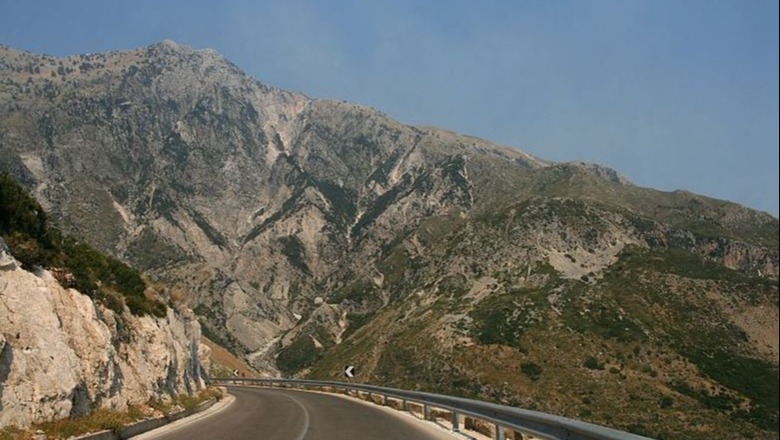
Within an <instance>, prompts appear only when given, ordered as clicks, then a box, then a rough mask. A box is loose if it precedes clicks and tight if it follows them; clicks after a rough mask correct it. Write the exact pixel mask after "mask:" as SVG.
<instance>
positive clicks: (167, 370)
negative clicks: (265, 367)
mask: <svg viewBox="0 0 780 440" xmlns="http://www.w3.org/2000/svg"><path fill="white" fill-rule="evenodd" d="M0 244H2V243H0ZM3 247H4V246H3ZM0 257H2V258H6V259H8V260H9V261H10V258H11V257H10V254H8V252H7V249H6V251H4V250H3V249H0ZM199 341H200V324H199V323H198V322H197V320H196V319H195V317H194V315H193V314H192V312H191V311H190V310H188V309H184V308H181V309H179V310H176V309H173V308H169V309H168V312H167V315H166V316H165V317H164V318H154V317H149V316H143V317H137V316H133V315H131V314H130V313H127V312H126V313H123V314H122V315H121V316H117V315H116V314H115V313H114V312H113V311H111V310H108V309H107V308H105V307H103V306H102V305H99V304H95V303H93V301H92V300H91V299H90V298H89V297H88V296H86V295H83V294H81V293H80V292H78V291H76V290H74V289H64V288H62V287H61V286H60V285H59V284H58V283H57V281H56V280H55V279H54V277H52V275H51V274H50V273H49V272H47V271H43V270H41V271H38V272H37V273H31V272H28V271H26V270H23V269H22V268H20V267H19V265H18V264H10V263H9V264H4V265H3V266H2V267H0V427H2V426H6V425H19V426H24V425H28V424H29V423H33V422H40V421H45V420H52V419H57V418H64V417H69V416H78V415H82V414H85V413H87V412H88V411H89V410H90V408H95V407H103V408H110V409H116V410H124V409H126V408H127V406H128V405H130V404H140V403H145V402H147V401H149V400H150V399H151V398H158V397H160V396H162V395H164V394H178V393H187V392H191V391H194V390H197V389H199V388H201V387H203V386H204V384H203V379H202V377H201V367H200V364H199V360H198V349H199Z"/></svg>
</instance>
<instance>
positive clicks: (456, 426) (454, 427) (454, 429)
mask: <svg viewBox="0 0 780 440" xmlns="http://www.w3.org/2000/svg"><path fill="white" fill-rule="evenodd" d="M452 432H460V423H459V421H458V413H456V412H455V411H453V412H452Z"/></svg>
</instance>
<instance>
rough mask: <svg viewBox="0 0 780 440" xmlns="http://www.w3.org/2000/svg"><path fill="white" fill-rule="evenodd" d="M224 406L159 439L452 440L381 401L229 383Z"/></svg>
mask: <svg viewBox="0 0 780 440" xmlns="http://www.w3.org/2000/svg"><path fill="white" fill-rule="evenodd" d="M228 389H229V390H230V394H232V395H233V396H235V398H236V400H235V402H234V403H233V404H231V405H230V406H229V407H227V408H225V409H224V410H222V411H220V412H218V413H216V414H214V415H212V416H208V417H205V418H202V419H200V420H195V421H193V422H192V423H187V424H185V425H183V426H181V427H179V428H176V429H174V430H167V431H166V430H165V428H163V430H162V431H161V433H160V434H159V435H154V436H153V437H152V438H154V439H155V440H221V439H224V440H255V439H263V440H368V439H371V440H414V439H420V440H443V439H448V440H452V439H453V437H452V436H450V435H449V434H448V433H447V432H445V431H442V430H440V429H437V428H435V427H432V426H430V425H429V424H426V423H423V422H420V421H417V420H413V419H411V418H410V417H408V416H407V415H405V414H400V413H397V412H396V411H392V410H387V409H384V408H380V407H378V406H377V405H373V404H370V403H364V402H356V401H354V400H351V399H347V398H343V397H339V396H333V395H328V394H322V393H310V392H305V391H294V390H278V389H267V388H251V387H229V388H228Z"/></svg>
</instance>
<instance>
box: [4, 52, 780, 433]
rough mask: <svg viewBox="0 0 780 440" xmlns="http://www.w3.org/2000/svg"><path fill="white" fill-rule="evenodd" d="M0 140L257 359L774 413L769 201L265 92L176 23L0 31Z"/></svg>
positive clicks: (13, 164)
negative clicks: (180, 35)
mask: <svg viewBox="0 0 780 440" xmlns="http://www.w3.org/2000/svg"><path fill="white" fill-rule="evenodd" d="M269 62H272V60H269ZM0 151H2V155H0V170H5V171H8V172H10V173H12V174H13V175H14V176H15V177H17V178H18V179H20V180H21V181H22V182H24V184H25V185H26V186H27V187H28V188H30V189H32V190H33V191H34V193H35V194H36V195H37V197H38V198H39V199H40V200H42V201H43V202H44V203H45V206H46V208H47V209H48V210H50V211H51V212H52V213H53V216H54V217H55V218H56V219H57V220H58V221H59V222H60V223H61V225H62V226H63V228H64V229H65V230H67V231H70V232H73V233H75V234H78V235H80V236H83V237H84V238H85V239H86V240H89V241H90V242H91V243H92V244H94V245H95V246H97V247H98V248H100V249H102V250H105V251H108V252H111V253H113V254H114V255H116V256H118V257H120V258H121V259H123V260H124V261H127V262H129V263H130V264H132V265H134V266H135V267H138V268H142V269H145V270H148V271H151V272H152V273H154V274H156V275H157V276H159V277H161V278H164V279H166V280H169V281H171V282H176V283H179V284H181V285H182V286H184V287H185V288H186V290H187V291H189V292H191V297H192V298H191V299H192V301H193V306H194V307H195V311H196V312H197V313H198V314H199V315H200V317H201V319H203V320H204V322H205V323H206V331H207V332H208V336H209V337H210V338H213V339H214V340H216V341H218V342H220V343H222V344H224V345H226V346H229V347H232V348H233V349H234V350H236V351H237V352H238V353H240V354H242V355H243V356H244V357H245V358H246V359H247V360H248V361H249V362H250V363H251V364H253V365H254V366H255V367H256V368H259V369H261V370H266V371H269V372H274V371H282V372H283V373H284V374H298V375H305V374H310V375H313V376H317V377H323V376H330V375H332V374H337V373H338V372H339V371H340V369H341V367H343V363H344V362H345V361H346V360H347V359H350V360H351V359H353V358H354V359H355V361H356V362H357V361H360V363H361V365H362V367H361V371H363V372H365V374H366V376H364V377H363V380H374V381H380V382H385V383H393V384H402V385H404V386H410V387H419V388H425V389H446V390H449V391H451V392H456V393H457V392H460V393H473V394H474V395H479V396H481V397H484V398H490V399H494V400H505V401H511V402H521V403H524V404H531V401H530V400H527V396H531V395H533V396H536V398H535V399H534V402H533V404H534V405H537V406H541V407H543V408H546V409H548V410H550V411H553V412H558V413H563V414H567V415H571V416H575V417H582V418H585V419H592V420H595V421H598V422H601V423H607V424H612V425H615V426H620V427H630V428H631V429H633V430H637V431H643V432H651V433H654V434H664V435H669V434H670V433H685V434H684V435H686V436H689V437H691V438H694V437H696V436H697V435H699V434H697V432H698V431H697V428H695V427H694V425H696V424H703V425H705V426H706V429H709V430H710V431H707V433H708V435H709V434H711V433H720V434H725V433H727V432H730V429H731V428H732V427H733V426H737V427H738V428H739V429H740V430H741V431H744V432H746V433H750V432H753V433H757V435H759V436H762V435H765V434H766V433H767V432H774V433H776V431H777V428H776V422H775V424H774V427H772V420H776V418H777V407H776V405H775V406H772V405H771V403H770V402H769V401H768V400H766V394H765V393H764V391H762V390H759V389H757V388H756V384H755V383H754V382H750V383H743V379H744V378H745V377H746V376H750V377H753V378H761V380H764V379H766V380H768V381H769V385H768V387H769V388H767V389H769V390H770V391H771V390H772V389H775V390H776V389H777V380H776V379H774V380H769V379H767V377H768V376H767V374H768V372H772V371H776V369H777V345H776V343H774V345H772V344H773V343H772V340H773V338H774V340H776V339H777V334H778V327H777V319H774V318H776V317H777V309H778V306H777V277H778V220H777V219H776V218H774V217H772V216H770V215H768V214H765V213H762V212H758V211H754V210H751V209H747V208H744V207H742V206H739V205H737V204H734V203H730V202H725V201H720V200H714V199H710V198H707V197H703V196H699V195H695V194H691V193H687V192H672V193H666V192H660V191H656V190H652V189H647V188H641V187H637V186H635V185H633V184H631V183H630V182H628V181H627V180H626V179H625V178H624V177H622V176H621V175H619V174H618V173H617V172H615V171H614V170H611V169H608V168H605V167H602V166H599V165H594V164H585V163H552V162H548V161H544V160H541V159H538V158H535V157H533V156H531V155H529V154H526V153H523V152H521V151H518V150H515V149H511V148H506V147H502V146H498V145H495V144H492V143H490V142H488V141H485V140H481V139H477V138H473V137H469V136H461V135H457V134H454V133H452V132H449V131H446V130H441V129H436V128H427V127H413V126H407V125H403V124H400V123H398V122H396V121H393V120H392V119H390V118H389V117H387V116H386V115H383V114H381V113H379V112H377V111H375V110H373V109H370V108H367V107H363V106H358V105H354V104H349V103H345V102H338V101H331V100H315V99H310V98H308V97H306V96H303V95H300V94H296V93H290V92H285V91H282V90H278V89H274V88H272V87H268V86H266V85H263V84H261V83H259V82H257V81H256V80H254V79H252V78H250V77H248V76H247V75H245V74H244V73H242V72H241V71H240V70H239V69H238V68H237V67H236V66H234V65H232V64H231V63H229V62H228V61H226V60H225V59H224V58H222V57H221V56H220V55H219V54H217V53H216V52H214V51H211V50H198V51H196V50H192V49H190V48H187V47H184V46H180V45H178V44H176V43H173V42H170V41H166V42H163V43H160V44H157V45H154V46H150V47H148V48H142V49H137V50H132V51H126V52H110V53H106V54H97V55H82V56H72V57H67V58H61V59H58V58H51V57H47V56H43V55H35V54H29V53H26V52H21V51H18V50H15V49H12V48H0ZM623 323H625V325H624V326H621V325H623ZM626 328H627V329H628V330H626ZM715 341H720V342H722V344H721V343H720V342H719V343H718V344H716V345H717V350H720V351H718V353H717V356H716V355H715V354H713V352H712V350H714V349H715V348H716V347H714V346H713V347H711V348H712V350H710V349H707V350H703V349H697V348H696V347H697V346H701V345H702V344H704V343H708V344H710V343H715ZM767 344H768V346H767ZM556 346H557V347H558V348H557V349H556V348H555V347H556ZM636 347H638V352H639V354H635V353H634V351H635V349H636ZM556 350H560V351H561V352H562V353H563V354H562V355H561V356H560V360H552V359H549V358H544V356H543V355H544V354H549V353H551V352H555V351H556ZM708 350H709V351H708ZM459 353H463V354H464V356H463V357H462V358H461V357H460V356H459ZM645 353H652V354H646V355H645ZM629 355H631V356H632V358H633V359H634V360H631V361H629V359H628V356H629ZM587 356H592V357H593V360H592V361H588V359H587ZM645 356H646V358H645ZM621 357H622V359H621ZM488 359H496V360H494V361H488ZM636 359H642V360H641V361H639V360H636ZM645 359H646V360H645ZM709 359H716V361H709ZM586 361H588V363H589V365H590V366H594V367H597V368H596V369H590V368H587V367H583V364H584V363H585V362H586ZM594 362H595V364H594ZM600 363H604V364H605V365H604V368H605V370H603V371H602V370H600V369H598V367H599V366H600V365H601V364H600ZM339 365H340V366H339ZM523 365H525V366H523ZM607 365H609V366H607ZM613 367H614V368H615V369H617V372H613V373H610V368H613ZM518 368H519V369H520V370H519V371H520V374H519V375H518ZM583 368H584V369H583ZM647 368H650V369H651V370H647ZM650 371H653V372H655V373H651V372H650ZM741 371H751V372H752V373H744V374H743V373H741ZM531 376H534V377H536V380H534V379H532V378H531ZM624 376H625V378H624ZM626 381H627V382H626ZM681 381H682V382H681ZM504 382H506V384H507V385H506V386H505V385H504ZM574 382H577V383H580V384H581V385H582V387H585V388H587V390H585V389H584V388H583V389H579V388H577V387H572V386H570V385H571V384H572V383H574ZM624 383H626V384H630V386H631V387H635V388H636V390H635V391H629V394H628V397H625V398H624V397H621V398H619V399H618V398H614V399H613V398H612V397H610V396H612V395H613V394H616V393H617V394H620V393H621V391H620V390H622V384H624ZM556 384H557V385H556ZM550 387H558V388H557V389H558V391H555V392H554V393H551V395H550V396H549V397H545V393H546V392H548V391H549V390H550ZM773 387H774V388H773ZM582 393H585V394H582ZM598 393H611V394H598ZM775 394H776V393H775ZM620 395H621V396H623V395H625V393H623V394H620ZM523 396H525V397H523ZM632 396H633V397H632ZM718 396H721V397H718ZM723 396H726V397H723ZM521 398H522V399H526V400H517V399H521ZM586 398H587V400H588V401H589V402H591V403H587V404H583V405H585V406H583V405H580V404H575V403H574V401H575V400H576V401H582V400H583V399H586ZM664 398H669V399H672V401H673V402H674V403H673V404H669V401H668V400H667V399H664ZM626 399H628V400H626ZM659 399H664V408H660V407H659V406H658V405H659V404H658V401H659ZM627 402H631V403H627ZM651 409H652V411H650V410H651ZM661 415H663V417H664V420H668V421H669V422H668V423H665V424H664V426H659V424H658V423H657V422H656V421H654V420H653V419H652V417H660V416H661ZM692 418H695V419H696V420H697V421H696V422H694V421H692V420H693V419H692ZM700 418H704V419H705V420H706V422H705V421H701V420H700ZM640 419H642V420H644V421H643V422H641V425H642V426H639V423H640V422H636V423H637V426H630V425H631V424H632V423H634V422H633V421H635V420H640ZM645 419H646V420H645ZM731 424H735V425H731ZM769 435H770V436H772V435H776V434H769Z"/></svg>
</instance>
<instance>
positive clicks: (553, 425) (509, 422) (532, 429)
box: [209, 377, 650, 440]
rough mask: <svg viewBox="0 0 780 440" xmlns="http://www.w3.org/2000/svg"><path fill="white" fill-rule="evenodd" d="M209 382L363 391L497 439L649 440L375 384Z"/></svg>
mask: <svg viewBox="0 0 780 440" xmlns="http://www.w3.org/2000/svg"><path fill="white" fill-rule="evenodd" d="M209 382H210V383H213V384H256V385H265V386H271V387H274V386H280V387H289V386H294V387H302V388H320V389H321V388H332V389H337V390H339V389H343V390H345V391H347V392H349V391H350V390H352V391H356V392H361V391H362V392H364V393H368V394H369V398H370V396H371V395H377V396H381V397H382V404H384V405H387V399H388V398H394V399H397V400H401V401H402V409H404V410H407V402H413V403H416V404H418V405H421V406H422V407H423V414H424V417H425V418H427V417H428V415H429V414H430V410H431V408H439V409H443V410H446V411H449V412H450V413H451V414H452V430H453V431H456V432H458V431H460V422H459V416H468V417H471V418H475V419H480V420H484V421H487V422H490V423H492V424H494V425H495V427H496V429H495V432H496V439H497V440H504V438H505V430H506V429H511V430H512V431H515V432H519V433H522V434H528V435H531V436H534V437H536V438H541V439H547V440H564V439H565V440H650V439H649V438H648V437H643V436H640V435H636V434H630V433H627V432H623V431H618V430H616V429H612V428H607V427H604V426H599V425H594V424H591V423H586V422H582V421H579V420H574V419H569V418H566V417H561V416H555V415H552V414H547V413H543V412H538V411H531V410H526V409H520V408H514V407H511V406H506V405H498V404H495V403H488V402H482V401H479V400H472V399H464V398H461V397H451V396H445V395H441V394H433V393H423V392H419V391H406V390H399V389H395V388H384V387H378V386H374V385H366V384H354V383H346V382H334V381H318V380H297V379H245V378H233V377H225V378H211V379H210V380H209ZM370 400H372V399H370Z"/></svg>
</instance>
